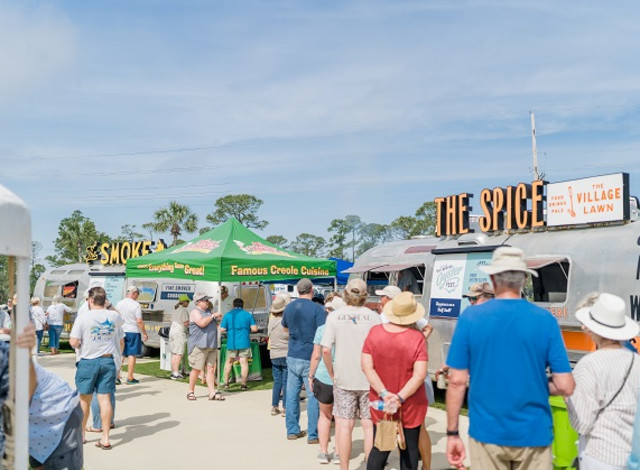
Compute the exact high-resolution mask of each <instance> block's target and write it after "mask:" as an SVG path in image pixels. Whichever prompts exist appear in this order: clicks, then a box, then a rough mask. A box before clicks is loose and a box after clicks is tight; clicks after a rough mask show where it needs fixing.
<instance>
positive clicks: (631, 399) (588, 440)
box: [567, 293, 640, 470]
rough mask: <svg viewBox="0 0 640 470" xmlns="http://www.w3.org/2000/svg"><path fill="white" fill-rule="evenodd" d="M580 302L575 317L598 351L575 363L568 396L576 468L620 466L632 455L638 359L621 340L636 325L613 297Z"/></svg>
mask: <svg viewBox="0 0 640 470" xmlns="http://www.w3.org/2000/svg"><path fill="white" fill-rule="evenodd" d="M582 305H583V307H582V308H580V309H579V310H578V311H577V312H576V319H577V320H578V321H579V322H580V323H582V329H583V330H584V331H585V332H586V333H587V334H588V335H589V336H590V337H591V339H592V340H593V342H594V343H595V345H596V348H597V349H596V351H594V352H592V353H590V354H588V355H586V356H585V357H583V358H582V359H581V360H580V361H579V362H578V364H577V365H576V367H575V369H574V371H573V375H574V378H575V381H576V388H575V390H574V392H573V395H572V396H571V397H569V398H568V399H567V405H568V410H569V419H570V421H571V425H572V426H573V427H574V428H575V430H576V431H577V432H578V434H580V441H579V458H580V469H581V470H590V469H603V470H611V469H616V470H617V469H624V468H625V467H624V466H625V464H626V461H627V458H628V457H629V454H630V453H631V437H632V433H633V421H634V417H635V412H636V404H637V401H638V388H639V387H640V358H638V357H636V356H637V354H634V353H633V352H631V351H629V350H627V349H626V348H625V347H624V346H623V344H622V342H623V341H625V340H629V339H631V338H633V337H634V336H636V335H637V334H638V331H639V329H640V328H639V327H638V324H637V323H636V322H635V321H633V320H632V319H631V318H629V317H628V316H627V315H626V314H625V311H626V305H625V302H624V300H622V299H621V298H620V297H617V296H615V295H612V294H605V293H603V294H600V295H599V296H598V295H592V296H591V297H590V298H588V299H587V300H586V301H585V302H583V303H582Z"/></svg>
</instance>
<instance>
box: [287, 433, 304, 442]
mask: <svg viewBox="0 0 640 470" xmlns="http://www.w3.org/2000/svg"><path fill="white" fill-rule="evenodd" d="M306 435H307V431H300V432H299V433H298V434H289V435H288V436H287V439H289V440H290V441H295V440H296V439H299V438H301V437H304V436H306Z"/></svg>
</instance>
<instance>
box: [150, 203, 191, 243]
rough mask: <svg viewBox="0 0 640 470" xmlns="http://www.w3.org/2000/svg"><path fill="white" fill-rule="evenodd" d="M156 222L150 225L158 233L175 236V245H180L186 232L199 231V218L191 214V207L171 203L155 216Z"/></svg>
mask: <svg viewBox="0 0 640 470" xmlns="http://www.w3.org/2000/svg"><path fill="white" fill-rule="evenodd" d="M153 218H154V221H153V222H150V223H149V225H150V226H151V227H153V229H154V230H155V231H156V232H166V231H167V230H168V231H169V232H170V233H171V235H172V236H173V244H172V246H173V245H177V244H178V237H179V236H180V234H181V233H182V230H185V231H186V232H187V233H192V232H195V231H196V230H198V216H197V215H195V214H194V213H193V212H191V209H189V206H185V205H182V204H178V203H177V202H176V201H171V202H170V203H169V206H168V207H164V208H161V209H158V210H157V211H155V213H154V214H153Z"/></svg>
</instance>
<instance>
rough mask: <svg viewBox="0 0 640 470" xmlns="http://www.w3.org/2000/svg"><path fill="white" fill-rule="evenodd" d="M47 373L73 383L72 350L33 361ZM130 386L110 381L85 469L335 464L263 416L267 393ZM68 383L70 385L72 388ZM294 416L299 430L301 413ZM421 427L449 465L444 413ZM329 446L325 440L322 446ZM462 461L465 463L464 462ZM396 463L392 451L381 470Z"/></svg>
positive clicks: (358, 457) (356, 454)
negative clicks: (109, 414) (113, 388)
mask: <svg viewBox="0 0 640 470" xmlns="http://www.w3.org/2000/svg"><path fill="white" fill-rule="evenodd" d="M38 361H39V363H40V364H41V365H43V366H44V367H46V368H47V369H48V370H50V371H52V372H55V373H56V374H58V375H60V376H61V377H62V378H63V379H65V380H66V381H67V382H69V383H70V384H71V385H72V386H73V384H74V374H75V365H74V355H72V354H61V355H57V356H45V357H41V358H39V359H38ZM137 377H138V378H139V379H140V383H139V384H137V385H121V386H118V388H117V392H116V400H117V404H116V419H115V424H116V428H115V429H114V430H112V433H111V443H112V445H113V449H112V450H110V451H104V450H101V449H98V448H96V447H95V443H96V442H98V440H99V438H100V434H94V433H87V441H88V442H87V444H85V447H84V455H85V469H86V470H102V469H105V470H107V469H108V470H112V469H114V468H123V469H124V468H138V469H146V468H157V469H165V468H166V469H173V468H189V467H194V468H202V467H212V466H215V468H239V469H246V468H274V469H278V470H301V469H309V468H337V467H336V466H334V465H328V466H327V465H320V464H319V463H318V462H317V461H316V455H317V453H318V446H317V445H308V444H307V441H306V439H299V440H296V441H288V440H287V439H286V431H285V424H284V419H283V418H282V417H281V416H271V415H270V413H269V412H270V403H271V391H270V390H262V391H251V392H236V393H225V396H226V398H227V400H226V401H224V402H215V401H209V400H207V389H206V388H205V387H197V388H196V395H197V397H198V399H197V400H196V401H193V402H191V401H187V399H186V394H187V391H188V389H187V385H186V384H184V383H181V382H174V381H171V380H166V379H158V378H155V377H148V376H143V375H137ZM74 388H75V387H74ZM302 408H303V414H302V419H301V425H302V429H306V413H305V412H304V409H305V407H304V403H303V406H302ZM460 428H461V429H460V431H461V434H462V435H463V436H465V443H466V436H467V428H468V420H467V418H465V417H461V422H460ZM427 429H428V430H429V432H430V435H431V440H432V443H433V459H432V468H433V469H434V470H440V469H446V468H449V466H448V464H447V459H446V455H445V446H446V436H445V430H446V417H445V412H444V411H442V410H438V409H435V408H430V409H429V412H428V413H427ZM330 450H333V442H332V443H331V445H330ZM363 457H364V452H363V436H362V429H361V428H360V427H359V426H357V427H356V429H355V431H354V445H353V451H352V460H351V465H350V468H352V469H358V470H364V469H365V467H366V466H365V464H364V459H363ZM467 465H468V463H467ZM394 467H395V468H400V465H399V463H398V458H397V453H392V458H391V459H390V464H389V465H388V466H387V468H388V469H391V468H394Z"/></svg>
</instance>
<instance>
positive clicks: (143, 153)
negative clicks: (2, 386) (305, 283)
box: [0, 0, 640, 257]
mask: <svg viewBox="0 0 640 470" xmlns="http://www.w3.org/2000/svg"><path fill="white" fill-rule="evenodd" d="M639 14H640V4H639V3H638V2H633V1H620V2H616V3H615V5H613V6H612V5H610V4H608V3H603V2H600V1H589V0H587V1H583V2H573V3H571V4H563V5H561V6H560V5H559V4H558V2H552V1H546V0H541V1H538V2H524V1H512V2H498V1H464V0H461V1H450V0H429V1H403V0H394V1H376V0H371V1H331V0H328V1H322V2H318V1H280V0H269V1H242V0H238V1H233V2H227V1H214V0H208V1H205V0H110V1H106V0H92V1H91V2H87V1H86V0H57V1H56V0H51V1H37V0H21V1H10V0H0V57H1V66H0V184H2V185H4V186H6V187H7V188H9V189H10V190H11V191H13V192H15V193H16V194H17V195H19V196H20V197H21V198H22V199H23V200H24V201H25V202H26V203H27V204H28V205H29V207H30V209H31V214H32V224H33V233H32V238H33V239H34V240H36V241H39V242H40V243H42V245H43V250H42V252H41V254H40V255H41V257H44V256H47V255H51V254H53V253H54V241H55V238H56V236H57V230H58V224H59V222H60V220H61V219H63V218H65V217H68V216H69V215H71V213H72V212H73V211H74V210H80V211H82V213H83V214H84V215H85V216H87V217H89V218H90V219H92V220H93V221H94V222H95V224H96V226H97V228H98V230H100V231H103V232H106V233H108V234H109V235H111V236H113V237H115V236H117V235H119V234H120V231H121V226H122V225H124V224H135V225H137V227H138V228H139V227H140V226H141V225H142V224H143V223H145V222H149V221H151V220H152V216H153V212H154V211H155V210H157V209H159V208H161V207H165V206H167V205H168V203H169V201H172V200H176V201H178V202H180V203H182V204H187V205H188V206H189V207H191V208H192V210H193V211H194V212H195V213H196V214H197V215H198V217H199V220H200V225H205V224H206V222H205V216H206V214H208V213H210V212H212V211H213V210H214V203H215V201H216V199H218V198H219V197H222V196H224V195H228V194H241V193H248V194H252V195H255V196H257V197H258V198H260V199H262V200H263V201H264V204H263V206H262V208H261V209H260V211H259V213H258V214H259V216H260V217H261V218H263V219H265V220H267V221H268V222H269V225H268V226H267V227H266V228H265V229H264V230H263V231H260V232H259V233H260V234H261V235H262V236H268V235H283V236H285V237H286V238H287V239H289V240H293V239H295V237H296V236H297V235H298V234H300V233H302V232H308V233H312V234H316V235H320V236H323V237H325V238H328V236H329V234H328V233H327V231H326V230H327V227H328V226H329V224H330V222H331V220H333V219H335V218H343V217H344V216H345V215H348V214H356V215H359V216H360V217H361V218H362V219H363V220H364V221H365V222H376V223H382V224H386V223H390V222H391V221H392V220H393V219H395V218H397V217H398V216H400V215H413V214H414V213H415V211H416V209H417V208H418V207H420V206H421V205H422V203H424V202H425V201H429V200H433V199H434V198H435V197H438V196H446V195H450V194H458V193H463V192H468V193H473V194H474V195H475V196H476V197H475V198H474V199H472V206H473V205H474V203H475V207H474V209H475V208H477V209H479V201H478V196H479V193H480V190H481V189H483V188H485V187H495V186H507V185H513V184H517V183H519V182H530V181H532V180H533V171H532V167H533V163H532V162H533V159H532V148H531V147H532V146H531V117H530V112H534V114H535V120H536V136H537V148H538V166H539V171H540V172H541V173H543V174H544V176H545V178H546V180H548V181H550V182H555V181H563V180H567V179H574V178H581V177H588V176H595V175H602V174H608V173H617V172H621V171H624V172H628V173H629V174H630V181H631V193H632V194H635V195H640V158H639V155H640V135H639V132H640V126H639V123H640V120H639V117H640V116H639V114H640V61H638V60H637V59H638V57H637V44H638V39H639V38H640V22H638V21H637V18H638V16H639ZM475 212H478V211H475ZM140 231H142V230H140ZM195 235H197V234H193V236H195ZM182 237H183V238H185V239H189V238H191V235H190V234H186V233H185V234H183V236H182ZM163 238H165V240H170V239H171V237H170V236H169V235H168V234H165V235H164V237H163Z"/></svg>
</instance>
